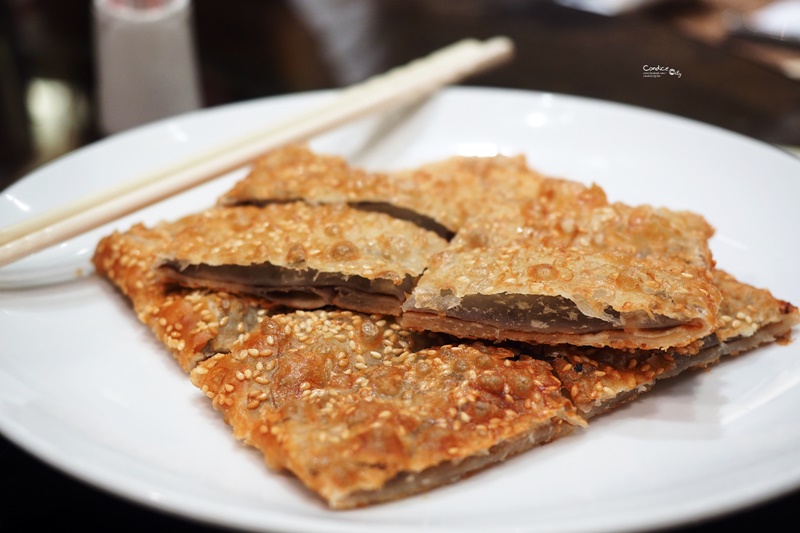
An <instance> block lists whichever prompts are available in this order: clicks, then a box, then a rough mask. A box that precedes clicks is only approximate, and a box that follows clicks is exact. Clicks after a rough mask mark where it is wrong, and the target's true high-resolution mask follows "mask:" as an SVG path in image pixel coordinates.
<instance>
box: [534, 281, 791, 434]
mask: <svg viewBox="0 0 800 533" xmlns="http://www.w3.org/2000/svg"><path fill="white" fill-rule="evenodd" d="M714 281H715V283H716V284H717V285H718V286H719V287H720V289H721V290H722V294H723V297H724V298H723V301H722V309H721V319H720V324H721V326H720V327H719V329H717V331H716V332H715V333H714V335H712V336H711V337H709V338H707V339H705V340H704V341H703V342H702V347H701V348H700V350H699V352H698V353H697V354H693V355H687V354H682V353H677V352H674V351H671V352H663V351H636V352H632V353H627V354H620V353H619V352H618V351H615V350H611V349H608V348H600V349H594V348H577V347H568V346H561V347H556V348H552V349H548V350H547V351H546V355H547V357H549V358H552V364H553V368H554V369H555V372H556V375H557V376H558V378H559V379H560V380H561V381H562V382H563V383H564V388H565V390H567V391H568V394H569V397H570V398H571V399H572V401H573V402H574V403H575V405H576V406H577V407H578V409H579V411H580V412H581V413H582V414H583V415H584V416H585V417H587V418H590V417H593V416H595V415H598V414H600V413H603V412H605V411H608V410H610V409H613V408H614V407H616V406H617V405H619V404H622V403H625V402H629V401H631V400H633V399H634V398H636V397H637V396H638V395H639V394H641V393H642V392H645V391H647V390H649V389H651V388H652V387H653V386H654V385H655V384H656V382H657V381H660V380H662V379H667V378H670V377H673V376H676V375H678V374H680V373H682V372H684V371H685V370H688V369H693V368H706V367H708V366H711V365H714V364H716V363H718V362H719V360H720V358H722V357H723V356H726V355H739V354H741V353H743V352H746V351H748V350H752V349H753V348H756V347H758V346H761V345H764V344H769V343H772V342H781V343H783V342H788V340H789V338H790V335H791V333H792V328H793V327H794V326H796V325H797V324H798V323H800V312H798V309H797V307H795V306H794V305H792V304H790V303H788V302H785V301H783V300H780V299H777V298H775V297H774V296H773V295H772V294H771V293H770V292H769V291H768V290H766V289H759V288H756V287H752V286H750V285H747V284H745V283H741V282H739V281H737V280H736V279H735V278H734V277H733V276H731V275H730V274H728V273H727V272H724V271H722V270H715V272H714Z"/></svg>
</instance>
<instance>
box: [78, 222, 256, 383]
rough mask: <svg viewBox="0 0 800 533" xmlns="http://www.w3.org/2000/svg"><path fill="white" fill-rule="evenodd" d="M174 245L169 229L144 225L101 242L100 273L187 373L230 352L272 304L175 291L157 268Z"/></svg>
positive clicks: (96, 262)
mask: <svg viewBox="0 0 800 533" xmlns="http://www.w3.org/2000/svg"><path fill="white" fill-rule="evenodd" d="M171 242H172V235H171V233H170V232H169V231H167V230H165V229H163V227H157V228H147V227H145V226H143V225H142V224H137V225H135V226H133V227H132V228H131V229H129V230H128V231H126V232H114V233H112V234H111V235H108V236H106V237H104V238H103V239H101V240H100V243H99V244H98V246H97V248H96V250H95V253H94V256H93V258H92V261H93V263H94V267H95V271H96V272H97V273H98V274H99V275H101V276H103V277H104V278H106V279H108V280H109V281H110V282H111V283H112V284H113V285H114V286H115V287H116V288H117V289H118V290H119V291H120V292H122V293H123V294H124V295H125V296H127V297H128V299H129V300H130V302H131V304H132V306H133V310H134V312H135V313H136V316H137V317H138V319H139V320H140V321H141V322H142V323H144V324H146V325H147V326H148V327H149V328H150V329H151V330H152V331H153V333H154V334H155V335H156V337H157V338H158V340H159V341H161V342H162V343H163V344H164V345H165V347H166V348H167V349H168V350H169V351H170V352H171V353H172V355H173V356H174V357H175V359H176V360H177V361H178V364H179V365H180V366H181V368H183V369H184V370H185V371H186V372H188V371H190V370H191V369H192V368H194V367H195V365H196V364H197V363H198V362H199V361H201V360H203V359H205V358H207V357H209V356H211V355H214V354H216V353H219V352H223V351H226V350H228V349H229V347H230V345H231V344H232V343H233V341H234V339H236V338H237V337H238V336H239V335H240V334H242V333H243V332H245V331H249V330H250V329H252V328H253V327H255V325H256V324H257V321H258V318H259V317H260V316H263V315H264V314H265V313H266V312H267V310H268V309H269V308H270V307H271V304H270V303H268V302H266V301H263V300H255V299H253V298H246V297H239V296H235V295H231V294H227V293H225V292H213V291H207V290H201V289H183V288H175V287H171V286H169V285H167V284H165V283H164V282H163V280H162V278H161V276H159V275H158V274H157V273H156V272H155V270H154V269H153V266H154V263H155V260H156V257H157V256H158V254H160V253H161V252H162V251H163V250H164V249H166V248H168V247H169V245H170V243H171Z"/></svg>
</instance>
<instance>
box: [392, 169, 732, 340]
mask: <svg viewBox="0 0 800 533" xmlns="http://www.w3.org/2000/svg"><path fill="white" fill-rule="evenodd" d="M712 234H713V228H712V227H711V226H710V225H709V224H708V223H707V222H706V221H705V220H704V219H703V218H702V217H701V216H699V215H696V214H694V213H690V212H677V211H671V210H668V209H665V208H654V207H651V206H647V205H642V206H635V207H634V206H628V205H625V204H622V203H609V202H608V201H607V200H606V197H605V194H604V193H603V191H602V190H601V189H600V188H599V187H596V186H591V187H587V186H583V185H580V184H577V183H574V182H568V181H566V180H557V179H549V178H545V179H543V180H542V184H541V186H540V192H539V194H538V196H537V197H536V198H532V199H525V198H523V199H521V200H519V201H517V202H507V203H506V204H504V205H503V206H499V207H498V208H497V209H494V210H491V211H487V212H484V213H482V214H477V215H476V216H474V217H472V218H471V219H470V220H469V221H468V222H467V223H466V224H465V226H464V227H463V228H462V229H461V230H460V231H459V232H458V233H457V234H456V236H455V238H454V239H453V240H452V241H451V242H450V244H449V246H448V247H447V249H445V250H444V251H443V252H441V253H439V254H437V255H435V256H434V257H433V258H432V260H431V262H430V264H429V266H428V268H427V270H426V272H425V274H424V275H423V276H422V278H420V280H419V282H418V283H417V285H416V287H415V288H414V291H413V292H412V294H411V297H410V298H409V299H408V300H407V301H406V303H405V304H404V305H403V315H402V319H401V321H402V324H403V325H404V326H405V327H409V328H413V329H425V330H432V331H440V332H445V333H448V334H452V335H456V336H460V337H465V338H481V339H491V340H518V341H526V342H535V343H546V344H574V345H586V346H597V347H602V346H606V347H612V348H617V349H667V348H671V347H682V346H687V345H689V344H691V343H692V342H694V341H696V340H698V339H701V338H703V337H705V336H707V335H709V334H711V333H712V332H713V331H714V330H715V329H716V326H717V324H716V317H717V312H718V310H719V305H720V292H719V290H718V289H717V287H716V286H715V285H714V284H713V280H712V267H713V265H714V261H713V259H712V256H711V251H710V249H709V248H708V239H709V238H710V237H711V235H712Z"/></svg>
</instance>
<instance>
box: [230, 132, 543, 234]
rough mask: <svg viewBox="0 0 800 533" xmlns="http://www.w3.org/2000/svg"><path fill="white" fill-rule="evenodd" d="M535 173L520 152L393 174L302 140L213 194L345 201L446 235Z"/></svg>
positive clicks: (521, 187)
mask: <svg viewBox="0 0 800 533" xmlns="http://www.w3.org/2000/svg"><path fill="white" fill-rule="evenodd" d="M540 179H541V176H540V175H539V174H538V173H536V172H534V171H533V170H531V169H530V168H528V166H527V164H526V162H525V159H524V157H522V156H516V157H506V156H497V157H453V158H449V159H447V160H444V161H437V162H434V163H431V164H428V165H423V166H421V167H418V168H413V169H404V170H400V171H397V172H390V173H383V172H367V171H365V170H362V169H359V168H354V167H352V166H350V165H349V164H348V163H347V162H346V161H345V160H344V159H343V158H342V157H339V156H335V155H328V154H318V153H315V152H313V151H311V150H310V149H309V148H308V147H306V146H302V145H292V146H287V147H284V148H280V149H277V150H274V151H272V152H270V153H268V154H266V155H265V156H263V157H262V158H260V159H259V160H258V161H256V163H255V164H254V165H253V168H252V170H251V171H250V172H249V173H248V175H247V176H246V177H245V178H244V179H242V180H240V181H239V182H238V183H236V184H235V185H234V187H233V188H232V189H231V190H230V191H228V192H227V193H225V194H224V195H222V196H221V197H220V198H219V203H220V204H221V205H226V206H231V205H242V204H253V205H267V204H270V203H276V202H291V201H296V200H303V201H306V202H309V203H347V204H349V205H351V206H352V207H356V208H358V209H364V210H369V211H379V212H384V213H387V214H390V215H392V216H393V217H395V218H400V219H404V220H409V221H412V222H414V223H415V224H417V225H419V226H421V227H424V228H426V229H429V230H431V231H435V232H436V233H438V234H439V235H440V236H442V237H444V238H447V239H449V238H451V237H452V236H453V234H454V233H455V232H456V231H457V230H458V229H459V228H461V226H462V225H463V224H464V222H465V221H466V220H467V219H468V218H470V217H471V216H472V215H473V214H474V213H475V212H476V211H478V210H481V209H483V208H485V206H486V205H487V202H498V201H502V199H504V198H514V197H516V196H517V195H519V194H520V193H521V192H523V191H524V194H526V195H528V196H533V195H535V193H536V188H537V187H538V183H539V180H540Z"/></svg>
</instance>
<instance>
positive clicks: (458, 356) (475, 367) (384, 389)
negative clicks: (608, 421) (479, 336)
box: [94, 225, 798, 508]
mask: <svg viewBox="0 0 800 533" xmlns="http://www.w3.org/2000/svg"><path fill="white" fill-rule="evenodd" d="M171 238H172V237H171V233H170V232H169V231H164V230H162V229H159V228H155V229H147V228H144V227H143V226H141V225H138V226H135V227H134V228H132V229H131V230H130V231H128V232H125V233H114V234H112V235H110V236H108V237H106V238H105V239H103V240H102V242H101V243H100V246H99V247H98V249H97V252H96V254H95V258H94V261H95V266H96V268H97V272H98V273H99V274H100V275H102V276H105V277H106V278H108V279H109V280H110V281H111V282H112V283H113V284H114V285H115V286H117V287H119V289H120V290H121V292H122V293H124V294H125V295H127V296H128V297H129V298H130V299H131V301H132V303H133V307H134V309H135V310H136V312H137V315H138V316H139V318H140V319H141V320H142V321H143V322H144V323H145V324H147V325H148V326H149V327H150V328H151V329H152V330H153V331H154V333H155V334H156V336H157V337H158V338H159V339H160V340H161V341H162V342H163V343H164V344H165V346H166V347H167V348H168V349H169V350H170V351H171V352H172V353H173V355H174V356H175V357H176V359H177V360H178V362H179V364H180V365H181V367H182V368H183V369H184V370H186V371H187V372H190V371H192V370H193V372H191V380H192V382H193V383H194V384H195V385H196V386H198V387H199V388H200V389H201V390H203V392H204V393H205V394H206V395H207V396H209V397H210V398H212V400H213V405H214V407H215V408H216V409H218V410H219V411H220V412H221V413H222V415H223V417H224V419H225V420H226V421H227V422H228V423H229V424H230V425H231V426H232V429H233V432H234V435H235V436H236V438H238V439H240V440H242V441H243V442H245V443H247V444H249V445H251V446H253V447H255V448H257V449H258V451H259V452H260V453H262V454H263V456H264V458H265V460H266V462H267V464H268V465H269V466H271V467H273V468H275V469H286V470H289V471H291V472H293V473H294V474H295V475H296V476H297V477H298V478H299V479H300V480H301V481H302V482H303V483H304V484H305V485H307V486H308V487H309V488H310V489H311V490H312V491H314V492H316V493H317V494H319V495H320V497H321V498H323V499H324V501H325V502H326V503H327V504H328V505H330V506H331V507H333V508H350V507H358V506H363V505H368V504H372V503H376V502H381V501H387V500H392V499H397V498H401V497H404V496H408V495H411V494H415V493H419V492H422V491H426V490H429V489H432V488H434V487H436V486H439V485H442V484H445V483H449V482H452V481H455V480H457V479H459V478H461V477H463V476H465V475H468V474H470V473H472V472H474V471H477V470H479V469H482V468H485V467H487V466H490V465H491V464H493V463H496V462H499V461H502V460H504V459H505V458H506V457H508V456H509V455H512V454H515V453H518V452H521V451H523V450H525V449H528V448H530V447H533V446H536V445H539V444H544V443H546V442H549V441H551V440H553V439H555V438H557V437H558V436H560V435H564V434H566V433H569V432H570V431H571V430H573V428H575V427H584V426H585V425H586V424H585V420H586V419H589V418H590V417H592V416H596V415H597V414H600V413H602V412H605V411H607V410H609V409H612V408H613V407H615V406H617V405H619V404H621V403H623V402H627V401H630V400H632V399H634V398H635V397H636V396H638V395H639V394H641V393H642V392H644V391H646V390H649V389H650V388H651V387H652V386H653V385H654V384H655V383H656V381H658V380H660V379H664V378H667V377H671V376H674V375H676V374H678V373H679V372H682V371H684V370H686V369H688V368H694V367H697V366H704V365H709V364H712V363H714V362H716V361H717V360H718V359H719V357H721V356H722V355H725V354H729V353H734V354H735V353H740V352H742V351H745V350H749V349H751V348H754V347H756V346H758V345H760V344H763V343H767V342H771V341H774V340H780V339H784V338H787V337H788V335H789V334H790V332H791V328H792V327H793V326H794V325H795V324H797V323H798V311H797V309H796V308H795V307H794V306H792V305H790V304H788V303H786V302H782V301H780V300H777V299H775V298H774V297H772V295H771V294H770V293H769V292H768V291H765V290H760V289H755V288H753V287H750V286H748V285H745V284H742V283H739V282H737V281H736V280H735V279H733V278H732V277H731V276H729V275H728V274H726V273H724V272H721V271H716V272H715V282H716V283H717V284H718V285H719V287H720V288H721V290H722V292H723V294H724V300H723V307H722V313H723V314H722V318H721V320H720V323H721V324H722V326H721V328H720V329H718V330H717V333H716V337H715V338H712V339H713V340H712V339H709V340H706V346H705V347H704V348H703V349H702V350H701V351H700V353H699V354H697V355H693V356H691V357H686V356H683V355H681V354H679V353H674V352H663V351H649V352H645V351H639V352H618V351H615V350H611V349H600V350H597V349H587V348H580V347H563V346H562V347H548V346H541V347H539V348H536V347H534V346H532V345H527V344H523V345H521V346H522V348H521V349H519V348H518V347H517V349H516V350H515V351H511V350H509V349H506V348H502V347H499V346H492V347H486V346H483V345H481V344H478V343H474V344H469V345H445V344H442V342H441V341H439V340H437V339H436V338H433V337H431V336H429V335H423V334H417V333H414V332H412V331H408V330H404V329H403V328H401V327H400V326H399V325H398V324H397V323H395V322H394V321H393V319H392V318H391V317H386V318H382V317H380V316H374V315H373V316H367V315H362V314H358V313H351V312H348V311H324V310H317V311H298V312H295V313H288V314H279V315H272V316H271V313H272V311H270V310H269V309H268V308H266V307H264V306H263V305H260V304H259V302H258V301H257V300H251V299H243V298H239V297H235V296H231V295H227V294H225V293H216V292H211V291H197V290H192V289H181V288H178V289H169V288H168V286H167V285H166V284H165V283H164V281H163V279H162V278H161V277H160V276H157V275H154V273H153V270H152V266H153V263H154V262H155V258H156V256H157V255H158V254H160V253H161V251H162V250H163V249H164V248H165V247H169V246H170V243H171ZM717 337H718V341H717V340H716V338H717ZM214 352H217V353H216V355H212V353H214Z"/></svg>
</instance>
